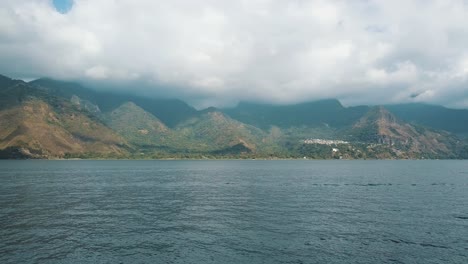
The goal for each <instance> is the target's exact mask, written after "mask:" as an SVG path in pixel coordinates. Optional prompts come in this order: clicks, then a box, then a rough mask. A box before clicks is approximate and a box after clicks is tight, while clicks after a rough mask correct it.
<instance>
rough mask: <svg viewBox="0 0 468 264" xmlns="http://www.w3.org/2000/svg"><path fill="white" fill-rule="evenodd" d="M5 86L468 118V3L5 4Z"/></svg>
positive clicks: (100, 0)
mask: <svg viewBox="0 0 468 264" xmlns="http://www.w3.org/2000/svg"><path fill="white" fill-rule="evenodd" d="M0 74H4V75H7V76H10V77H14V78H21V79H34V78H39V77H51V78H55V79H61V80H71V81H79V82H82V83H85V84H86V85H88V86H91V87H95V88H96V89H108V90H109V89H110V90H115V91H119V92H122V91H123V92H130V93H135V94H141V95H145V96H164V97H177V98H181V99H183V100H186V101H188V102H190V103H192V104H194V105H196V106H200V107H204V106H227V105H234V104H236V103H237V102H239V101H260V102H268V103H280V104H289V103H298V102H304V101H313V100H319V99H324V98H338V99H340V100H341V101H342V102H343V103H344V104H345V105H357V104H387V103H409V102H426V103H433V104H442V105H445V106H449V107H457V108H468V0H392V1H387V0H348V1H345V0H310V1H307V0H289V1H283V0H237V1H228V0H198V1H197V0H171V1H165V0H53V1H52V0H2V1H1V2H0Z"/></svg>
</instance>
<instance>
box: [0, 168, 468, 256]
mask: <svg viewBox="0 0 468 264" xmlns="http://www.w3.org/2000/svg"><path fill="white" fill-rule="evenodd" d="M0 238H1V239H0V263H468V162H466V161H1V162H0Z"/></svg>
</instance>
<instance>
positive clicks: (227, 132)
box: [177, 108, 263, 153]
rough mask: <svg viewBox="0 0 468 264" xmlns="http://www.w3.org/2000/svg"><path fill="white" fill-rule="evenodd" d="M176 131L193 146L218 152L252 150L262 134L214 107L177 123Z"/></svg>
mask: <svg viewBox="0 0 468 264" xmlns="http://www.w3.org/2000/svg"><path fill="white" fill-rule="evenodd" d="M177 132H178V133H180V134H181V137H183V138H185V139H187V140H189V141H191V142H193V143H194V144H193V145H194V146H197V147H198V148H202V149H208V150H210V151H214V152H219V153H222V152H227V153H230V152H233V151H234V150H236V151H237V150H242V151H241V152H253V151H255V150H256V148H257V147H258V146H257V144H258V143H259V142H260V141H261V139H262V135H263V132H262V131H261V130H260V129H258V128H256V127H253V126H250V125H247V124H244V123H241V122H239V121H237V120H234V119H232V118H230V117H229V116H227V115H225V114H224V113H222V112H220V111H218V110H216V109H215V108H210V109H207V110H204V111H201V112H200V113H199V114H198V115H197V116H195V117H193V118H191V119H189V120H186V121H185V122H183V123H181V124H179V125H178V126H177ZM233 147H234V149H232V148H233Z"/></svg>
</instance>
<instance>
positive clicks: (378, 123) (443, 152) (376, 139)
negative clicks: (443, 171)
mask: <svg viewBox="0 0 468 264" xmlns="http://www.w3.org/2000/svg"><path fill="white" fill-rule="evenodd" d="M349 134H350V135H352V136H351V138H353V139H355V140H358V141H361V142H365V143H372V144H381V145H383V146H386V147H389V150H390V153H391V154H394V155H396V156H400V157H419V156H422V157H424V156H425V157H438V156H443V157H446V158H449V157H456V154H457V153H456V151H457V150H456V148H455V146H456V145H457V144H458V143H459V140H458V139H456V138H455V137H454V136H452V135H450V134H449V133H447V132H444V131H434V130H432V129H429V128H425V127H421V126H416V125H412V124H409V123H405V122H403V121H401V120H399V119H398V118H397V117H396V116H395V115H393V114H392V113H390V112H389V111H388V110H387V109H386V108H384V107H382V106H380V107H373V108H371V109H370V110H369V111H368V112H367V113H366V114H365V115H364V116H363V117H362V118H361V119H360V120H359V121H358V122H356V123H355V124H354V125H353V127H352V129H351V130H350V131H349Z"/></svg>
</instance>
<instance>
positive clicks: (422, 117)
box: [385, 103, 468, 137]
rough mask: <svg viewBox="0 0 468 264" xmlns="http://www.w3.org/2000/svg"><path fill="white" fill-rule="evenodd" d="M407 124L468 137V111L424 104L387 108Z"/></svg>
mask: <svg viewBox="0 0 468 264" xmlns="http://www.w3.org/2000/svg"><path fill="white" fill-rule="evenodd" d="M385 107H386V108H387V109H388V110H389V111H391V112H392V113H394V114H395V115H396V116H397V117H398V118H400V119H401V120H403V121H405V122H411V123H416V124H419V125H423V126H427V127H432V128H434V129H440V130H445V131H449V132H451V133H455V134H458V135H461V136H464V137H466V136H468V110H466V109H449V108H446V107H443V106H438V105H429V104H422V103H413V104H399V105H388V106H385Z"/></svg>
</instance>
